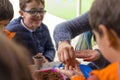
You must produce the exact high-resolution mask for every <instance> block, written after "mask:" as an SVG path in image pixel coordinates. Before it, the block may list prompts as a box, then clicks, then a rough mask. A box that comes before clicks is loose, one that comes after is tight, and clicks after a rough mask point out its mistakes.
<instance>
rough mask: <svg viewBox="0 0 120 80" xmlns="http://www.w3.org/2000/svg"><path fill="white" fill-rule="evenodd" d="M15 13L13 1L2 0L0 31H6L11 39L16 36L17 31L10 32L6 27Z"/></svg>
mask: <svg viewBox="0 0 120 80" xmlns="http://www.w3.org/2000/svg"><path fill="white" fill-rule="evenodd" d="M13 15H14V11H13V6H12V4H11V2H10V1H9V0H0V31H4V33H5V34H6V35H7V36H8V37H9V38H10V39H11V38H13V37H14V36H15V33H10V32H9V31H8V30H4V28H5V26H6V25H7V24H8V23H9V22H10V20H11V19H12V18H13Z"/></svg>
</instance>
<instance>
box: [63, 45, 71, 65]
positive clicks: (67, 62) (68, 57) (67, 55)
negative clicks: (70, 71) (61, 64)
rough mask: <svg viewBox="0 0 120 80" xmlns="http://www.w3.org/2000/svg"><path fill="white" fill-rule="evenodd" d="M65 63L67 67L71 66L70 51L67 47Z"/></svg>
mask: <svg viewBox="0 0 120 80" xmlns="http://www.w3.org/2000/svg"><path fill="white" fill-rule="evenodd" d="M63 58H64V61H65V64H66V65H70V56H69V49H68V48H67V47H66V49H65V50H64V56H63Z"/></svg>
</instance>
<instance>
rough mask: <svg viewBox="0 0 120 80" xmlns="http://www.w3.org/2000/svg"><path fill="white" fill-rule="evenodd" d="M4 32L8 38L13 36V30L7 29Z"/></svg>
mask: <svg viewBox="0 0 120 80" xmlns="http://www.w3.org/2000/svg"><path fill="white" fill-rule="evenodd" d="M4 33H5V34H6V36H7V37H8V38H9V39H12V38H13V37H14V36H15V34H16V33H15V32H10V31H8V30H4Z"/></svg>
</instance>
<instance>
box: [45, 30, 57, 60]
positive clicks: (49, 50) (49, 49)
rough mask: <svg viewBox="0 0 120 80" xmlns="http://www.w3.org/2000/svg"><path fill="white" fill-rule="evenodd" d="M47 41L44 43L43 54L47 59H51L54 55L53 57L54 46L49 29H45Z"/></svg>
mask: <svg viewBox="0 0 120 80" xmlns="http://www.w3.org/2000/svg"><path fill="white" fill-rule="evenodd" d="M46 33H47V35H46V36H47V42H46V44H45V52H44V54H43V55H44V56H45V57H46V58H47V59H48V61H53V60H54V57H55V48H54V45H53V42H52V39H51V36H50V33H49V30H48V29H47V32H46Z"/></svg>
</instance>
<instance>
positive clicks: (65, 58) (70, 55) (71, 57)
mask: <svg viewBox="0 0 120 80" xmlns="http://www.w3.org/2000/svg"><path fill="white" fill-rule="evenodd" d="M57 53H58V58H59V60H60V61H61V62H62V63H64V64H65V65H66V68H69V67H73V66H74V61H75V51H74V48H73V47H72V46H71V45H70V44H69V42H67V41H60V42H59V44H58V52H57Z"/></svg>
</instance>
